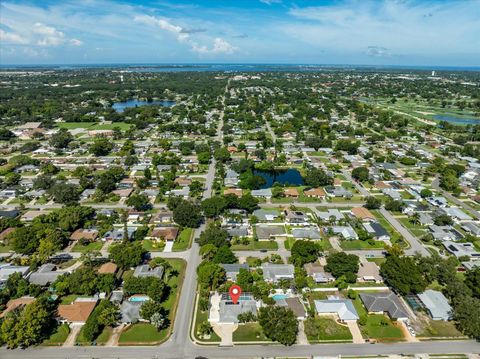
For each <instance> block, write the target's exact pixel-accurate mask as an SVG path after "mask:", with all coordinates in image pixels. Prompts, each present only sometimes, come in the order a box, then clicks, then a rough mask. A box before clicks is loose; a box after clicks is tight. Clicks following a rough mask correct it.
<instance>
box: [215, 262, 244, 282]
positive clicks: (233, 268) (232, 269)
mask: <svg viewBox="0 0 480 359" xmlns="http://www.w3.org/2000/svg"><path fill="white" fill-rule="evenodd" d="M220 266H221V267H222V268H223V269H224V270H225V276H226V277H227V279H228V280H231V281H232V282H235V281H236V280H237V275H238V273H240V269H245V270H247V271H249V270H250V267H249V265H248V264H247V263H243V264H238V263H233V264H220Z"/></svg>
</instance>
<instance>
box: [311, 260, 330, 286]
mask: <svg viewBox="0 0 480 359" xmlns="http://www.w3.org/2000/svg"><path fill="white" fill-rule="evenodd" d="M303 269H305V271H306V272H307V275H309V276H310V277H312V278H313V280H314V281H315V283H330V282H334V281H335V277H334V276H333V275H331V274H330V273H328V272H325V268H324V267H323V266H322V265H321V264H319V263H307V264H305V265H304V266H303Z"/></svg>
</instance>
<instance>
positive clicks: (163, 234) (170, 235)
mask: <svg viewBox="0 0 480 359" xmlns="http://www.w3.org/2000/svg"><path fill="white" fill-rule="evenodd" d="M178 232H179V230H178V227H158V228H154V229H153V231H152V234H151V235H150V236H151V237H152V238H155V239H163V240H165V241H167V242H173V241H174V240H175V239H177V236H178Z"/></svg>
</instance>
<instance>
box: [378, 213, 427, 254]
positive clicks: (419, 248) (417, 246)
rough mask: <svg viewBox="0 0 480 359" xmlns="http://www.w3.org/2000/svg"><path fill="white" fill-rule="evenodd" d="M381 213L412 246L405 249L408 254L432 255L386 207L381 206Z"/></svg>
mask: <svg viewBox="0 0 480 359" xmlns="http://www.w3.org/2000/svg"><path fill="white" fill-rule="evenodd" d="M380 213H381V214H382V215H383V216H384V217H385V219H386V220H387V221H388V222H389V223H390V224H391V225H392V226H393V228H395V230H396V231H397V232H398V233H400V234H401V235H402V236H403V238H405V240H406V241H408V243H410V248H409V249H407V250H406V251H405V253H406V254H408V255H414V254H415V253H420V254H421V255H422V256H426V257H428V256H430V252H429V251H428V250H427V249H426V248H425V247H424V246H423V245H422V243H421V242H420V240H419V239H418V238H417V237H415V236H414V235H412V234H411V233H410V232H409V231H408V230H407V229H406V228H405V227H404V226H403V225H402V224H401V223H400V222H399V221H398V220H397V219H396V218H395V217H394V216H393V215H392V214H391V213H390V212H389V211H387V210H386V209H385V208H380Z"/></svg>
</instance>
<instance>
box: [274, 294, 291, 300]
mask: <svg viewBox="0 0 480 359" xmlns="http://www.w3.org/2000/svg"><path fill="white" fill-rule="evenodd" d="M287 298H288V296H287V295H286V294H274V295H272V299H273V300H275V301H277V300H282V299H287Z"/></svg>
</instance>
